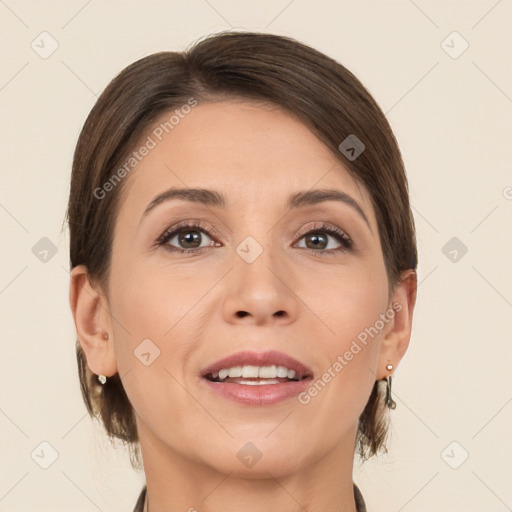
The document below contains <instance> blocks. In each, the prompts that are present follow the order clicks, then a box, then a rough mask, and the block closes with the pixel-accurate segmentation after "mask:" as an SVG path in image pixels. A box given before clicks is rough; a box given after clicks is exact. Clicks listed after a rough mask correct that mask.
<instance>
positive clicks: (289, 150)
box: [108, 101, 397, 477]
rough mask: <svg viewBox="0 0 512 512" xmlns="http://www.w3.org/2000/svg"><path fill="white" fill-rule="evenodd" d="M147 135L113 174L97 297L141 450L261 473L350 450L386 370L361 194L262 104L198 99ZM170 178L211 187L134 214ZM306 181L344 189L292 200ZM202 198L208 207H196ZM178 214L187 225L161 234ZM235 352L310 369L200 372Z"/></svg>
mask: <svg viewBox="0 0 512 512" xmlns="http://www.w3.org/2000/svg"><path fill="white" fill-rule="evenodd" d="M169 117H170V116H169V115H166V116H163V117H162V122H164V121H165V120H168V119H169ZM156 125H158V123H156ZM156 125H155V126H156ZM158 133H160V132H158ZM149 135H150V136H151V137H152V139H153V141H154V142H155V144H156V145H155V147H151V149H150V150H149V151H148V154H147V155H146V156H144V157H141V161H140V162H139V163H138V165H137V166H136V168H135V169H134V170H132V171H131V173H130V174H129V175H128V176H127V177H125V178H124V179H125V180H127V182H126V183H124V185H126V188H125V190H124V191H123V192H124V195H123V196H122V202H121V204H120V209H119V213H118V217H117V220H116V225H115V232H114V241H113V252H112V260H111V274H110V278H109V297H108V299H109V306H110V312H111V315H112V323H111V325H110V327H109V328H110V330H111V333H112V334H113V340H114V349H115V362H116V365H117V370H118V372H119V374H120V376H121V378H122V381H123V385H124V387H125V390H126V393H127V395H128V397H129V399H130V401H131V403H132V404H133V407H134V409H135V412H136V418H137V424H138V429H139V436H140V439H141V444H142V445H143V448H144V446H145V447H146V449H147V450H149V449H150V448H149V447H152V449H153V450H155V452H158V453H160V454H162V453H166V454H168V455H169V456H176V457H178V456H181V457H184V458H186V459H187V460H189V461H190V460H191V461H195V462H197V463H201V464H205V465H207V466H208V467H213V468H216V469H217V470H219V471H223V472H226V473H227V472H235V473H239V474H253V475H254V474H255V473H256V472H258V471H262V472H263V471H268V472H270V473H271V474H272V475H273V476H276V477H277V476H279V475H280V474H285V473H286V472H288V471H292V470H293V471H297V469H299V468H300V467H305V466H306V465H307V464H311V463H312V462H315V461H317V460H319V459H320V458H322V457H324V456H326V455H327V454H329V453H332V452H333V450H335V449H338V448H339V447H344V448H347V447H350V450H352V451H353V443H354V439H355V434H356V431H357V422H358V417H359V415H360V414H361V412H362V411H363V409H364V406H365V405H366V402H367V400H368V397H369V395H370V392H371V389H372V386H373V384H374V382H375V380H376V379H377V378H382V377H383V376H384V375H385V374H386V373H385V371H384V368H385V365H386V362H387V361H385V360H383V355H382V353H381V346H382V342H383V339H384V338H385V336H386V335H387V333H388V332H390V330H391V328H392V326H393V320H392V319H391V317H392V314H393V313H394V310H393V309H392V308H391V301H389V300H388V299H389V297H388V281H387V276H386V271H385V267H384V261H383V256H382V250H381V246H380V242H379V235H378V228H377V222H376V218H375V214H374V211H373V208H372V205H371V201H370V197H369V195H368V193H367V192H366V190H365V189H364V188H363V187H362V186H358V185H357V184H356V182H355V181H354V180H353V179H352V178H351V176H350V175H349V173H348V172H347V170H346V168H345V167H344V165H343V164H342V163H341V162H340V161H339V160H335V159H334V157H333V156H332V155H331V153H330V152H329V150H328V149H327V148H326V147H325V146H324V145H323V143H321V142H320V141H319V140H318V139H317V138H316V137H315V136H314V135H313V134H312V133H311V132H310V131H309V130H308V129H307V128H306V127H305V126H304V125H303V124H302V123H301V122H300V121H298V120H296V119H295V118H294V117H292V116H290V115H289V114H287V113H286V112H284V111H283V110H281V109H279V108H277V107H271V106H269V105H266V106H262V105H261V104H256V103H250V102H234V101H223V102H219V103H215V104H200V105H197V106H196V107H194V108H192V109H191V112H190V113H188V114H187V115H184V116H183V118H181V119H180V120H179V123H178V124H175V125H174V127H173V129H172V131H169V133H168V134H167V135H165V132H164V135H165V136H164V137H161V139H162V140H159V139H158V138H157V137H156V136H155V135H154V134H152V133H149ZM146 137H147V135H146ZM147 140H148V139H146V138H144V139H143V143H146V142H147ZM340 142H341V141H340ZM149 146H153V144H152V143H149V144H148V147H149ZM137 147H139V146H137ZM170 189H185V190H186V191H189V192H190V190H191V189H204V190H208V191H210V192H209V193H208V194H206V193H203V194H198V193H196V194H195V195H189V196H188V197H189V199H186V198H185V196H184V195H182V196H179V195H178V196H174V197H172V198H171V199H169V198H168V199H167V200H165V199H164V200H161V201H158V202H157V204H156V205H155V204H154V203H153V207H151V208H150V209H149V210H148V206H149V205H151V204H152V202H153V201H154V200H155V198H157V197H158V196H160V195H161V194H163V193H165V192H167V191H169V190H170ZM320 189H322V190H327V189H329V190H333V191H337V192H338V193H339V194H340V196H341V197H345V198H347V197H350V198H351V199H349V200H345V201H344V200H334V199H330V200H315V197H316V199H321V197H319V196H311V197H312V199H311V200H308V197H309V194H312V193H313V192H315V191H318V190H320ZM297 195H298V199H297ZM301 196H302V199H303V200H300V199H301ZM212 197H215V198H220V197H222V198H223V199H224V204H218V203H216V202H213V201H210V202H208V203H207V202H205V201H203V200H204V199H205V198H206V199H210V198H212ZM294 197H295V198H296V199H295V201H294V206H293V207H289V202H290V201H291V200H293V198H294ZM194 198H195V199H196V200H192V199H194ZM354 205H358V206H354ZM184 222H185V223H189V224H192V225H193V226H192V227H181V228H180V229H181V231H178V232H177V233H174V234H171V236H170V237H165V233H166V231H167V232H172V231H173V230H174V227H175V226H178V225H180V226H181V225H182V224H183V223H184ZM196 224H199V226H200V227H196V226H195V225H196ZM330 229H334V230H339V231H341V237H340V236H339V235H337V234H336V233H331V232H329V231H328V230H330ZM308 233H309V234H308ZM344 237H348V238H349V239H350V241H351V243H349V244H348V245H347V242H346V241H345V240H344ZM182 249H188V251H189V252H181V250H182ZM384 315H387V316H385V318H386V320H385V321H384ZM379 319H380V321H379ZM372 328H373V330H371V329H372ZM365 329H366V331H365ZM365 332H366V336H365V334H364V333H365ZM369 332H371V333H372V334H371V335H370V334H369ZM363 339H365V341H366V343H364V342H363V341H362V340H363ZM356 347H359V350H357V348H356ZM240 351H253V352H256V353H263V352H266V351H279V352H282V353H284V354H286V355H288V356H289V357H291V358H294V359H296V360H298V361H299V362H301V363H302V364H303V365H305V366H306V367H307V368H308V370H309V375H310V380H309V381H308V382H307V384H306V385H304V384H303V383H302V384H301V383H299V384H297V383H295V384H293V383H291V382H282V380H281V381H279V383H277V384H266V385H265V386H258V385H255V384H254V381H253V384H242V383H238V384H237V383H233V382H229V383H224V384H222V383H213V382H210V381H208V380H207V379H206V378H204V377H202V373H203V371H204V370H205V369H206V368H208V367H210V366H211V365H212V364H213V363H215V362H216V361H219V360H220V359H224V358H226V357H228V356H231V355H233V354H235V353H237V352H240ZM350 354H351V356H350ZM342 361H343V362H342ZM276 362H277V363H278V364H277V366H279V362H280V360H277V359H276ZM281 362H282V361H281ZM336 362H338V364H336ZM392 362H393V363H394V364H395V365H396V362H397V361H392ZM267 363H268V364H264V365H263V366H271V362H269V361H267ZM234 366H237V364H235V363H233V364H229V367H234ZM242 366H244V365H242ZM284 366H286V365H284ZM289 366H292V363H290V364H289ZM233 375H235V374H234V373H233ZM329 375H330V378H329ZM271 380H272V379H271ZM317 381H320V384H317V390H316V393H315V390H314V389H312V387H314V386H313V384H314V383H315V382H317ZM245 382H247V381H245ZM214 386H217V388H214ZM229 386H232V387H231V388H230V389H231V390H232V395H233V396H231V397H227V396H226V395H225V394H223V393H227V392H228V391H230V389H228V387H229ZM233 386H234V387H233ZM272 387H274V389H272ZM278 387H279V388H280V389H279V390H278V389H277V388H278ZM214 389H223V390H224V392H223V393H218V392H216V391H214ZM226 390H227V391H226ZM274 390H275V391H274ZM287 390H291V391H287ZM299 391H300V392H301V393H300V395H299ZM288 395H291V396H288ZM244 396H245V400H244V398H243V397H244ZM258 397H259V398H258ZM249 443H251V444H249ZM251 457H252V459H251ZM259 457H261V458H259ZM258 458H259V460H257V459H258ZM250 461H252V462H250ZM254 461H256V462H254ZM253 466H254V467H253Z"/></svg>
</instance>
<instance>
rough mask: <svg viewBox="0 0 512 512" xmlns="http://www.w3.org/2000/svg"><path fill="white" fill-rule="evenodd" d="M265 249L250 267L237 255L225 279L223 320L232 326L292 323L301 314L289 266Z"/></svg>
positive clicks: (249, 264)
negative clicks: (237, 324)
mask: <svg viewBox="0 0 512 512" xmlns="http://www.w3.org/2000/svg"><path fill="white" fill-rule="evenodd" d="M271 252H272V251H271V250H270V249H268V248H265V249H264V250H263V252H262V253H261V254H260V255H259V256H258V257H257V258H256V259H255V260H254V261H252V262H251V263H248V262H247V261H245V260H244V259H243V258H242V257H240V256H239V255H238V254H235V256H234V263H233V269H232V270H231V272H229V273H228V275H227V276H226V280H225V283H224V286H225V295H224V297H225V299H224V303H223V316H224V319H225V320H226V321H227V322H229V323H245V324H247V323H249V324H254V325H264V324H269V325H270V324H273V323H274V324H276V323H279V324H280V325H285V324H289V323H293V322H294V321H295V320H296V317H297V313H298V307H299V304H298V301H299V299H298V297H297V294H296V292H295V290H294V284H295V285H296V283H297V279H294V278H293V271H292V270H290V267H289V266H288V268H286V267H287V266H286V263H285V262H284V261H283V260H281V261H279V260H278V255H276V254H275V252H277V251H274V253H273V254H271Z"/></svg>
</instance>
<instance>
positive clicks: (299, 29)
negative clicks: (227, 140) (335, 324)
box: [0, 0, 512, 512]
mask: <svg viewBox="0 0 512 512" xmlns="http://www.w3.org/2000/svg"><path fill="white" fill-rule="evenodd" d="M230 28H236V29H239V30H258V31H266V32H271V33H276V34H283V35H288V36H291V37H294V38H296V39H298V40H300V41H302V42H304V43H307V44H309V45H311V46H313V47H314V48H317V49H318V50H320V51H323V52H324V53H326V54H328V55H329V56H331V57H333V58H335V59H336V60H338V61H339V62H341V63H342V64H343V65H345V66H346V67H347V68H348V69H350V70H351V71H352V72H353V73H354V74H355V75H356V76H357V77H358V78H359V79H360V80H361V81H362V82H363V84H364V85H365V86H366V87H367V88H368V89H369V91H370V92H371V94H372V95H373V96H374V97H375V99H376V100H377V102H378V103H379V105H380V106H381V108H382V110H383V111H384V112H385V113H386V115H387V117H388V119H389V121H390V123H391V126H392V128H393V130H394V132H395V135H396V137H397V139H398V141H399V144H400V148H401V150H402V153H403V157H404V161H405V164H406V167H407V173H408V177H409V185H410V192H411V202H412V208H413V212H414V216H415V221H416V228H417V235H418V250H419V261H420V263H419V282H420V285H419V288H418V302H417V306H416V310H415V317H414V327H413V334H412V338H411V344H410V348H409V351H408V353H407V354H406V356H405V358H404V359H403V360H402V363H401V365H400V367H399V368H398V371H397V373H396V378H395V381H394V391H395V399H396V401H397V409H396V410H395V411H394V412H393V413H392V432H391V438H390V442H389V454H388V455H386V456H382V457H380V458H378V459H375V460H372V461H371V462H367V463H366V464H364V465H363V466H360V465H359V464H358V463H356V464H355V467H354V480H355V481H356V482H357V483H358V485H359V486H360V488H361V490H362V492H363V495H364V497H365V499H366V502H367V505H368V510H369V511H372V512H373V511H379V512H398V511H405V512H432V510H436V511H437V512H455V511H464V512H473V511H474V512H477V511H478V512H482V511H485V512H501V511H505V510H512V486H511V485H510V483H511V476H512V474H511V473H512V471H511V461H512V442H511V437H512V428H511V427H512V403H511V402H512V376H511V375H512V373H511V371H510V368H511V355H512V350H511V345H512V339H511V335H510V325H511V322H510V320H511V312H512V310H511V307H512V286H511V285H512V273H511V270H510V262H511V256H512V251H511V249H512V243H511V227H512V226H511V218H512V174H511V163H510V156H511V151H510V149H511V143H510V135H511V134H512V74H511V71H510V70H511V68H510V62H511V55H512V39H511V35H510V34H511V30H512V2H510V1H509V0H503V1H496V0H480V1H468V0H458V1H450V2H446V1H442V0H431V1H426V0H415V1H412V0H392V1H386V2H377V1H370V0H360V1H325V0H322V1H314V2H313V1H309V2H308V1H305V0H283V1H259V2H256V1H254V0H252V1H236V2H235V1H229V0H191V1H188V2H185V1H183V2H178V1H163V0H162V1H156V0H153V1H146V2H142V1H139V2H136V1H123V2H121V1H119V2H115V1H98V0H89V1H86V0H72V1H68V2H58V1H56V0H53V1H46V2H29V1H24V0H5V1H4V0H2V1H0V48H1V52H2V65H1V67H0V112H1V114H0V115H1V125H0V130H1V132H0V141H1V154H0V157H1V161H0V168H1V171H0V179H1V186H0V226H1V229H2V233H1V234H2V251H1V272H0V321H1V343H2V345H1V356H2V357H0V390H1V391H0V413H1V414H0V432H1V435H0V440H1V450H2V452H1V457H0V460H1V462H0V465H1V469H0V510H1V511H9V512H15V511H16V512H17V511H50V510H51V511H57V510H59V511H68V510H73V511H77V512H79V511H80V512H81V511H83V512H89V511H90V512H92V511H96V510H101V511H105V512H111V511H112V512H118V511H119V512H121V511H127V510H132V509H133V506H134V504H135V500H136V498H137V496H138V494H139V493H140V490H141V488H142V485H143V482H144V475H143V474H142V473H136V472H135V471H133V470H132V468H131V466H130V464H129V460H128V457H127V451H126V450H125V449H124V448H123V447H122V446H118V447H117V448H116V449H114V448H113V447H111V446H110V444H109V442H108V440H106V437H105V436H104V434H103V432H102V430H101V428H100V427H99V426H98V424H96V423H95V422H93V421H92V420H91V419H90V418H89V417H88V416H87V414H86V410H85V406H84V405H83V402H82V398H81V395H80V390H79V384H78V375H77V366H76V361H75V353H74V344H75V328H74V324H73V320H72V316H71V312H70V309H69V303H68V285H69V237H68V231H67V229H64V230H63V231H62V230H61V228H62V222H63V220H64V214H65V209H66V203H67V198H68V192H69V179H70V172H71V161H72V155H73V150H74V146H75V143H76V140H77V137H78V134H79V131H80V129H81V127H82V124H83V122H84V121H85V118H86V116H87V114H88V113H89V111H90V109H91V108H92V106H93V104H94V102H95V101H96V99H97V96H98V95H99V94H100V93H101V91H102V90H103V89H104V87H105V86H106V85H107V84H108V82H109V81H110V80H111V79H112V78H113V77H114V76H115V75H116V74H117V73H118V72H119V71H121V70H122V69H123V68H124V67H125V66H127V65H128V64H130V63H132V62H133V61H135V60H137V59H139V58H141V57H143V56H146V55H148V54H150V53H154V52H157V51H161V50H183V49H185V47H186V46H187V45H188V44H190V43H192V42H194V41H195V40H197V39H198V38H200V37H203V36H205V35H206V34H209V33H212V32H218V31H222V30H226V29H230ZM52 51H53V53H52ZM45 466H47V467H45Z"/></svg>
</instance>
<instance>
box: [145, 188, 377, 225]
mask: <svg viewBox="0 0 512 512" xmlns="http://www.w3.org/2000/svg"><path fill="white" fill-rule="evenodd" d="M173 199H182V200H185V201H190V202H193V203H200V204H203V205H205V206H213V207H218V208H225V207H226V205H227V204H228V201H227V198H226V196H225V195H224V194H222V193H221V192H217V191H215V190H208V189H204V188H170V189H168V190H166V191H164V192H162V193H161V194H159V195H157V196H156V197H155V198H154V199H153V200H152V201H151V203H149V204H148V206H147V208H146V209H145V210H144V213H143V214H142V218H141V222H142V220H143V219H144V218H145V217H146V216H147V215H148V214H149V212H150V211H151V210H153V209H154V208H156V207H157V206H158V205H160V204H162V203H164V202H168V201H171V200H173ZM324 201H339V202H341V203H344V204H347V205H348V206H350V207H351V208H353V209H354V210H355V211H356V212H357V213H358V214H359V215H360V216H361V217H362V218H363V220H364V221H365V222H366V224H367V225H368V227H369V228H370V231H372V228H371V226H370V223H369V221H368V218H367V217H366V215H365V213H364V211H363V209H362V208H361V207H360V206H359V204H358V203H357V201H356V200H355V199H353V198H352V197H351V196H349V195H348V194H346V193H345V192H342V191H341V190H336V189H315V190H307V191H304V192H296V193H294V194H292V195H291V196H290V197H289V198H288V201H287V203H286V206H287V208H288V210H294V209H296V208H303V207H305V206H311V205H316V204H319V203H322V202H324Z"/></svg>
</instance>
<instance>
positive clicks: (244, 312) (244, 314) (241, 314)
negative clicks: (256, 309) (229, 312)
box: [236, 311, 249, 318]
mask: <svg viewBox="0 0 512 512" xmlns="http://www.w3.org/2000/svg"><path fill="white" fill-rule="evenodd" d="M236 314H237V316H238V317H239V318H243V317H244V316H247V315H248V314H249V313H247V311H237V313H236Z"/></svg>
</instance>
